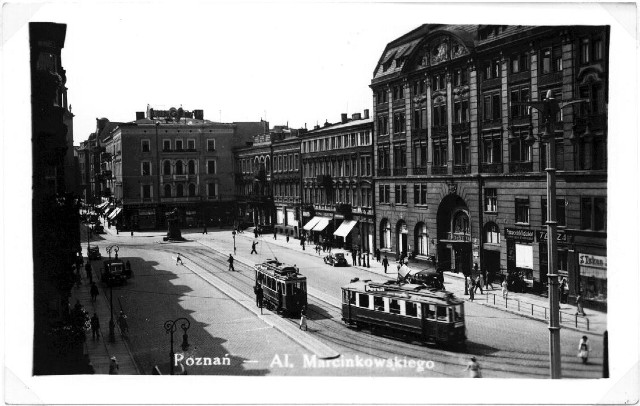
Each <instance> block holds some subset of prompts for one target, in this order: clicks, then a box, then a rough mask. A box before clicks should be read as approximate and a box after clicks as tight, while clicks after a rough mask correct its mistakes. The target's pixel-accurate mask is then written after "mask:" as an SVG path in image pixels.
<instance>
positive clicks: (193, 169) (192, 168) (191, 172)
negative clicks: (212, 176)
mask: <svg viewBox="0 0 640 406" xmlns="http://www.w3.org/2000/svg"><path fill="white" fill-rule="evenodd" d="M195 174H196V162H195V161H194V160H191V161H189V175H195Z"/></svg>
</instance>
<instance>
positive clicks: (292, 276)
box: [254, 259, 307, 317]
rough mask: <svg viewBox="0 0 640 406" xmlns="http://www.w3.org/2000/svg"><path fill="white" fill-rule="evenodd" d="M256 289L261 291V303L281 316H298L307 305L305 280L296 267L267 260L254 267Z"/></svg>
mask: <svg viewBox="0 0 640 406" xmlns="http://www.w3.org/2000/svg"><path fill="white" fill-rule="evenodd" d="M254 270H255V280H256V287H257V286H260V288H261V289H262V303H263V306H265V307H266V308H267V309H269V310H274V309H275V310H276V311H277V312H278V313H281V314H282V315H283V316H295V317H299V316H300V311H301V310H302V308H303V307H305V306H306V305H307V278H306V277H305V276H303V275H301V274H300V270H299V269H298V267H297V266H295V265H294V266H291V265H285V264H283V263H282V262H279V261H278V260H277V259H269V260H266V261H265V262H263V263H261V264H256V265H255V266H254Z"/></svg>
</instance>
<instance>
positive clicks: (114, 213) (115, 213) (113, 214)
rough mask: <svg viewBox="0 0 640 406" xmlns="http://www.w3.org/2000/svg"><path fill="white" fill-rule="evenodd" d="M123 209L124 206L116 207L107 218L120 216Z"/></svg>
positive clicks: (111, 218)
mask: <svg viewBox="0 0 640 406" xmlns="http://www.w3.org/2000/svg"><path fill="white" fill-rule="evenodd" d="M121 211H122V208H120V207H116V209H115V210H114V211H112V212H111V214H109V216H108V217H107V218H108V219H109V220H113V219H114V218H116V217H118V214H120V212H121Z"/></svg>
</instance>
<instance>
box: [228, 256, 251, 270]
mask: <svg viewBox="0 0 640 406" xmlns="http://www.w3.org/2000/svg"><path fill="white" fill-rule="evenodd" d="M252 254H253V253H252ZM227 262H228V263H229V270H230V271H235V268H234V267H233V255H231V254H229V259H227Z"/></svg>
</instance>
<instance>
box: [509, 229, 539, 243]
mask: <svg viewBox="0 0 640 406" xmlns="http://www.w3.org/2000/svg"><path fill="white" fill-rule="evenodd" d="M504 235H505V237H506V238H509V239H513V240H517V241H521V242H533V235H534V230H525V229H522V228H505V229H504Z"/></svg>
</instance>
